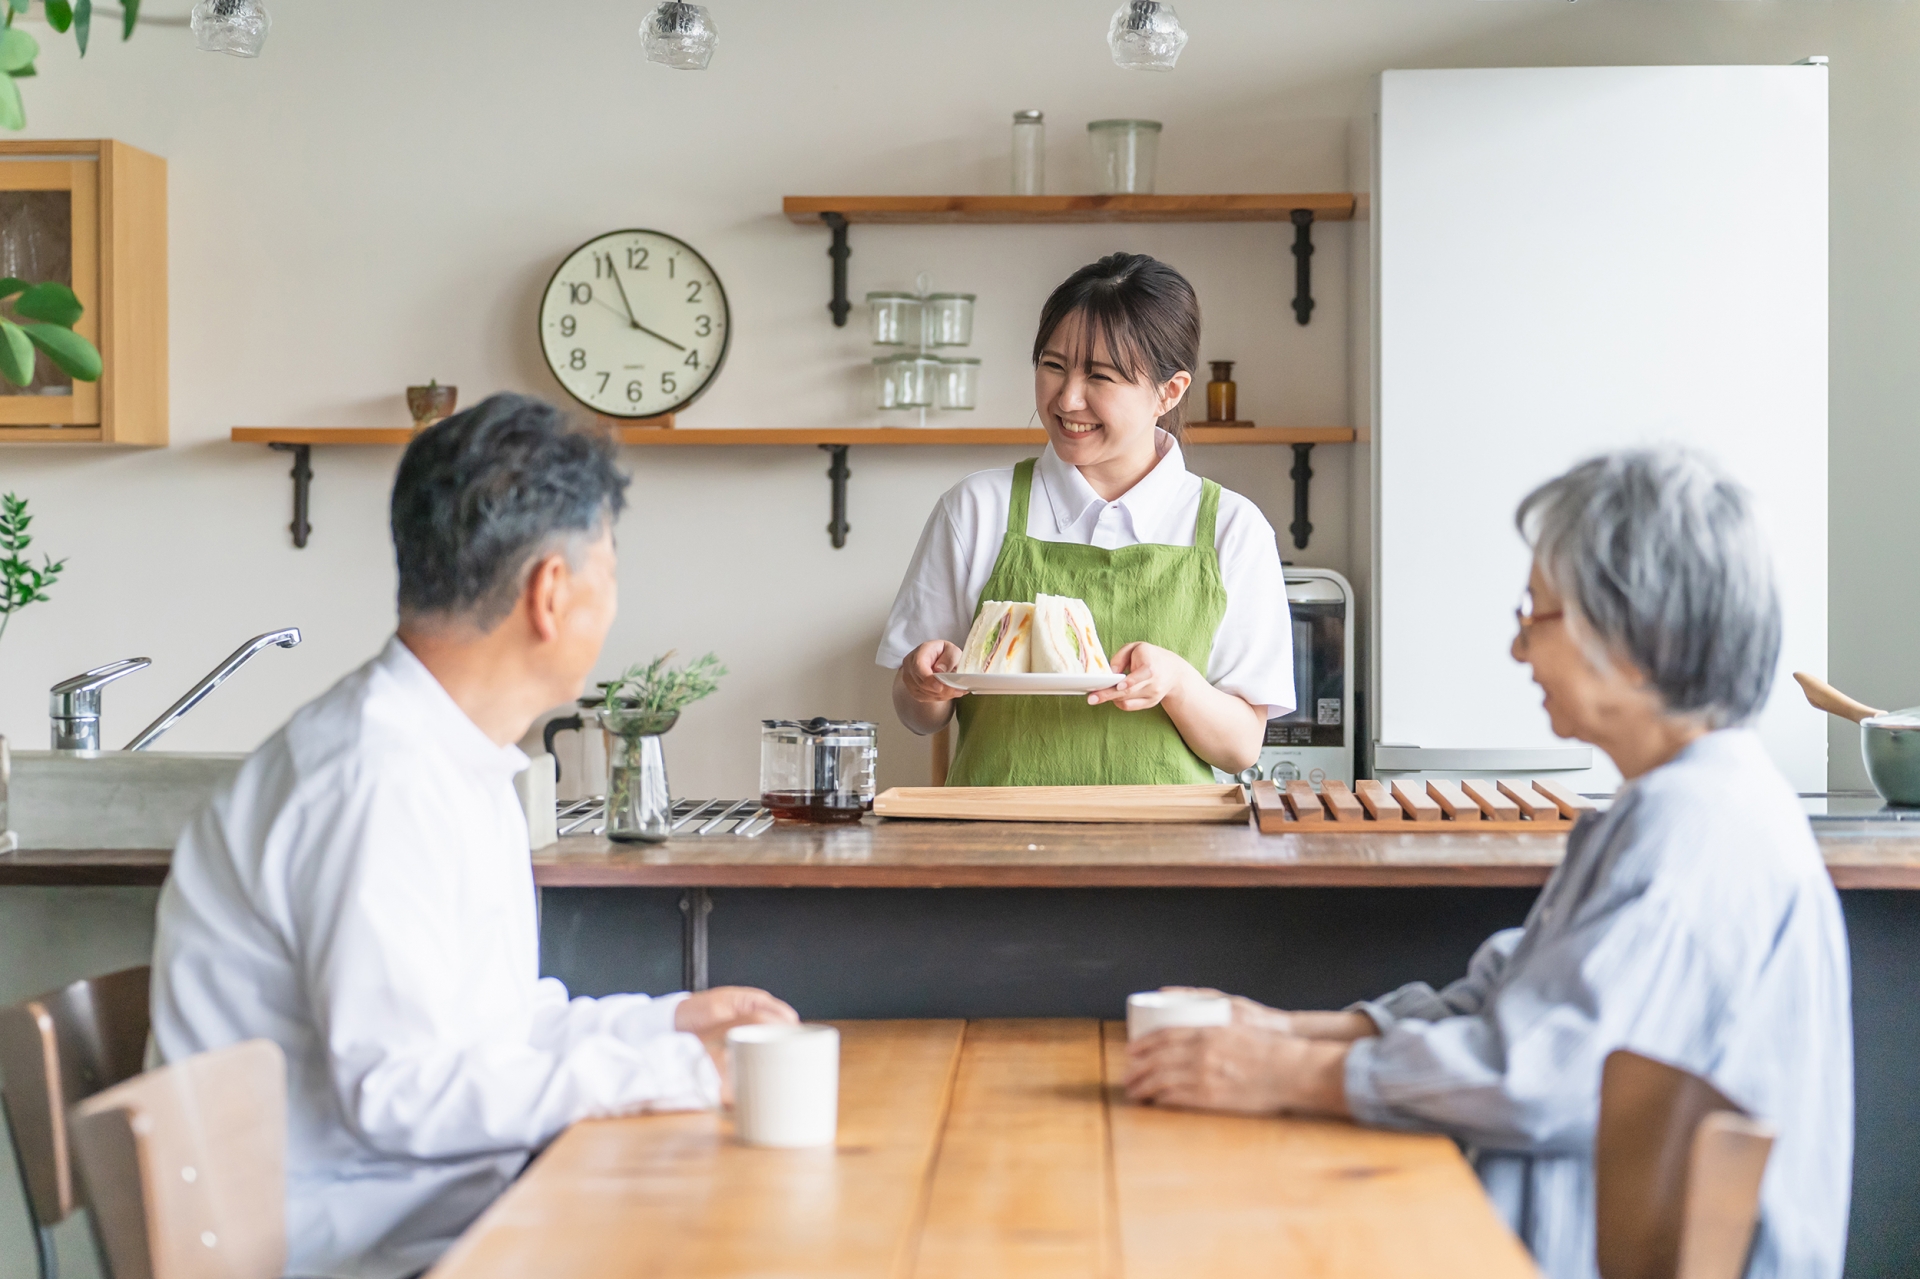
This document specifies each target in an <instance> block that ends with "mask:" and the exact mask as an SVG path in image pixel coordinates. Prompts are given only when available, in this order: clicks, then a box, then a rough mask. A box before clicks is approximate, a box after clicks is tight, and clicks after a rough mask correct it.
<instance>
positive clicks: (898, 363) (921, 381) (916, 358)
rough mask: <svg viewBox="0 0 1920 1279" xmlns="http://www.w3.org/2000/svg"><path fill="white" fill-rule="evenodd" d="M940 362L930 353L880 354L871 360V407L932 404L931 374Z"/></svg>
mask: <svg viewBox="0 0 1920 1279" xmlns="http://www.w3.org/2000/svg"><path fill="white" fill-rule="evenodd" d="M939 367H940V362H939V361H938V360H936V359H935V358H933V357H932V356H930V355H914V354H906V353H903V354H900V355H883V356H881V357H880V358H879V359H877V360H875V361H874V362H873V389H874V406H875V407H876V408H883V409H927V408H932V407H933V382H934V373H935V371H936V370H937V369H938V368H939Z"/></svg>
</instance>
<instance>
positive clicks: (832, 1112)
mask: <svg viewBox="0 0 1920 1279" xmlns="http://www.w3.org/2000/svg"><path fill="white" fill-rule="evenodd" d="M727 1063H728V1070H729V1072H730V1073H731V1074H732V1076H733V1124H734V1130H735V1131H736V1132H737V1133H738V1134H739V1136H740V1140H741V1141H742V1142H744V1143H746V1144H747V1145H749V1146H788V1147H799V1146H831V1145H833V1143H834V1137H835V1135H836V1133H837V1131H838V1129H839V1121H840V1032H839V1031H838V1030H835V1029H834V1028H833V1027H832V1026H816V1025H811V1024H803V1025H799V1026H771V1025H760V1026H735V1027H734V1028H733V1029H732V1030H729V1031H728V1032H727Z"/></svg>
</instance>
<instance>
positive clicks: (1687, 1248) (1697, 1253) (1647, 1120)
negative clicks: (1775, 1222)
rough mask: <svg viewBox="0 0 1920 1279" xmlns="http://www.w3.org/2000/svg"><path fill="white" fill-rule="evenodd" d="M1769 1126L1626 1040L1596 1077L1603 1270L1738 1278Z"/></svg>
mask: <svg viewBox="0 0 1920 1279" xmlns="http://www.w3.org/2000/svg"><path fill="white" fill-rule="evenodd" d="M1772 1149H1773V1130H1772V1129H1771V1128H1769V1127H1768V1126H1767V1125H1765V1124H1763V1123H1760V1122H1759V1121H1757V1120H1754V1119H1752V1118H1750V1117H1749V1116H1748V1115H1747V1113H1746V1112H1745V1111H1743V1110H1741V1109H1740V1107H1738V1106H1736V1105H1735V1104H1734V1103H1733V1102H1731V1101H1729V1100H1727V1098H1726V1097H1724V1096H1722V1095H1721V1094H1720V1092H1719V1091H1718V1090H1717V1089H1715V1088H1714V1086H1713V1085H1712V1084H1709V1083H1708V1082H1707V1081H1706V1080H1704V1079H1701V1078H1699V1077H1697V1076H1695V1075H1691V1074H1688V1073H1687V1072H1686V1071H1684V1070H1681V1069H1679V1068H1678V1067H1676V1066H1669V1065H1667V1064H1666V1063H1665V1062H1659V1061H1655V1060H1653V1059H1652V1058H1650V1057H1642V1056H1640V1055H1639V1054H1638V1053H1633V1052H1628V1051H1626V1050H1625V1049H1622V1050H1620V1051H1617V1052H1614V1053H1611V1054H1609V1055H1608V1057H1607V1062H1606V1066H1605V1068H1604V1069H1603V1071H1602V1074H1601V1081H1600V1126H1599V1131H1598V1133H1597V1134H1596V1137H1595V1142H1594V1170H1595V1199H1596V1205H1595V1209H1596V1212H1595V1217H1596V1231H1595V1233H1596V1236H1597V1238H1596V1243H1597V1245H1598V1251H1599V1264H1600V1274H1601V1277H1602V1279H1740V1276H1741V1275H1742V1274H1743V1273H1745V1271H1746V1266H1747V1253H1748V1250H1749V1249H1750V1248H1751V1247H1752V1245H1753V1230H1754V1225H1755V1223H1756V1221H1757V1220H1758V1218H1759V1214H1760V1179H1761V1176H1762V1174H1763V1173H1765V1172H1766V1168H1767V1156H1768V1155H1769V1154H1770V1153H1771V1152H1772Z"/></svg>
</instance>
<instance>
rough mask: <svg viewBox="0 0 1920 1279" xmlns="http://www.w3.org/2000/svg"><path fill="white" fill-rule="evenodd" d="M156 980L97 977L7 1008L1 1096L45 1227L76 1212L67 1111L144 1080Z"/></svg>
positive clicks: (0, 1012)
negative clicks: (150, 994) (124, 1083)
mask: <svg viewBox="0 0 1920 1279" xmlns="http://www.w3.org/2000/svg"><path fill="white" fill-rule="evenodd" d="M149 972H150V970H149V969H146V968H128V969H126V970H124V971H122V972H117V973H109V974H108V975H106V976H105V977H90V978H88V979H86V980H85V981H77V982H74V983H73V984H72V985H70V986H67V987H65V988H64V989H61V990H56V991H53V992H51V993H49V994H45V995H40V996H38V997H36V998H33V999H29V1000H27V1001H26V1002H25V1003H20V1004H15V1005H13V1006H12V1007H11V1008H0V1073H4V1075H5V1082H4V1084H0V1094H3V1095H4V1098H5V1101H6V1107H7V1118H8V1122H9V1123H10V1124H11V1125H12V1128H13V1142H14V1148H15V1150H16V1151H17V1152H18V1153H19V1156H20V1168H21V1172H22V1174H23V1176H24V1177H25V1180H26V1183H27V1200H28V1205H29V1206H30V1207H31V1208H32V1209H33V1215H34V1219H35V1220H36V1221H37V1222H38V1223H39V1224H40V1225H43V1226H51V1225H53V1224H54V1223H55V1222H59V1221H65V1220H66V1219H67V1217H68V1216H70V1215H71V1214H72V1213H73V1209H74V1193H73V1159H72V1154H71V1152H70V1150H69V1146H68V1141H67V1121H66V1119H67V1111H68V1110H69V1109H70V1108H71V1107H73V1106H74V1105H77V1104H78V1103H80V1102H82V1101H85V1100H86V1099H87V1098H88V1097H91V1096H93V1094H95V1093H97V1092H99V1091H100V1090H101V1089H102V1088H107V1087H111V1086H112V1085H114V1084H117V1083H119V1082H120V1081H121V1080H123V1079H127V1078H129V1077H131V1076H133V1075H137V1074H139V1073H140V1066H141V1059H142V1057H143V1056H144V1055H145V1053H146V1045H147V1020H148V1012H147V979H148V975H149Z"/></svg>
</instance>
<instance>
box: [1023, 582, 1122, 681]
mask: <svg viewBox="0 0 1920 1279" xmlns="http://www.w3.org/2000/svg"><path fill="white" fill-rule="evenodd" d="M1033 669H1034V670H1036V671H1049V672H1052V671H1058V672H1062V673H1064V674H1069V675H1088V674H1092V673H1094V672H1097V671H1110V670H1112V669H1113V667H1111V666H1109V665H1108V664H1107V652H1106V650H1105V649H1104V648H1102V647H1101V646H1100V633H1099V631H1097V630H1096V629H1094V625H1093V613H1092V612H1091V611H1090V610H1089V609H1088V608H1087V606H1086V604H1085V602H1084V601H1081V600H1077V599H1072V598H1069V597H1068V596H1065V595H1040V596H1036V597H1035V599H1034V602H1033Z"/></svg>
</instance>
